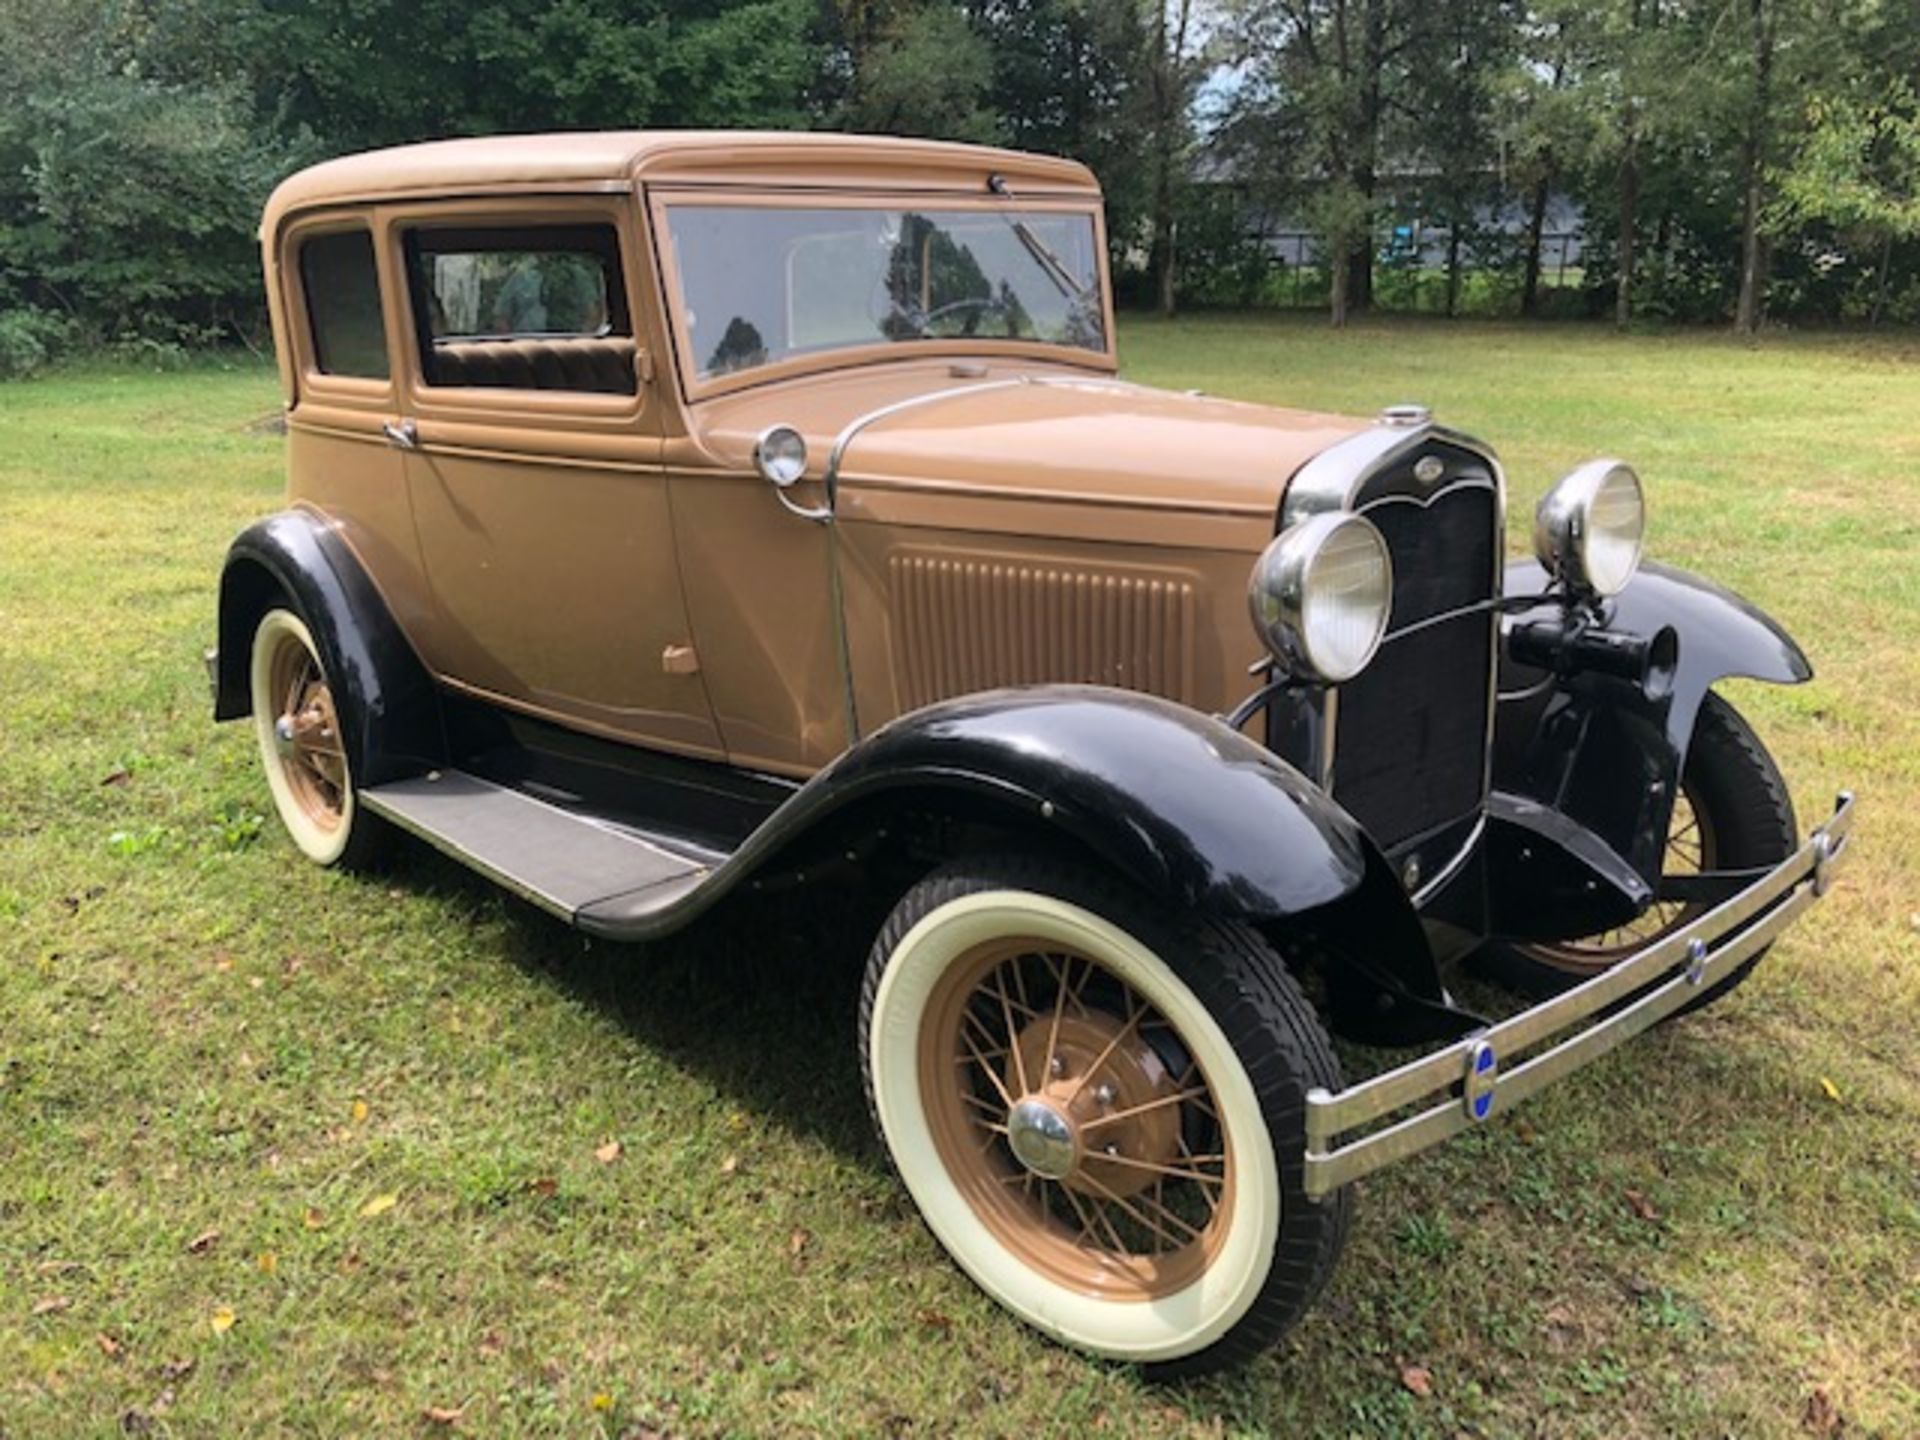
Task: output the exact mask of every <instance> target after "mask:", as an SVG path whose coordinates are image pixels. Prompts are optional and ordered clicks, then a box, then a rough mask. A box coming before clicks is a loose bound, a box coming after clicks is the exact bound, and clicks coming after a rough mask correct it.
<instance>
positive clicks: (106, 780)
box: [100, 765, 133, 786]
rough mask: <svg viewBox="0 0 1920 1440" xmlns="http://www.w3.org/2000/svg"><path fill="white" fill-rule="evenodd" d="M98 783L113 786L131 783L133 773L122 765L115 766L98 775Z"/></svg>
mask: <svg viewBox="0 0 1920 1440" xmlns="http://www.w3.org/2000/svg"><path fill="white" fill-rule="evenodd" d="M100 783H101V784H102V785H115V786H123V785H131V784H132V783H133V774H132V772H131V771H129V770H128V769H127V768H126V767H125V766H124V765H120V766H115V767H114V768H113V769H111V770H109V771H108V772H107V773H106V774H104V775H102V776H101V777H100Z"/></svg>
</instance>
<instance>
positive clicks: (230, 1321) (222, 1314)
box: [207, 1305, 240, 1335]
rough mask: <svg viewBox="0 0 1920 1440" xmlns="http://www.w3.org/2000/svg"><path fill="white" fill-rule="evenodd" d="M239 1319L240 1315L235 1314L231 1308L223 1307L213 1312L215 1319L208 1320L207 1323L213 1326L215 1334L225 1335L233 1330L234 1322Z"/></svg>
mask: <svg viewBox="0 0 1920 1440" xmlns="http://www.w3.org/2000/svg"><path fill="white" fill-rule="evenodd" d="M239 1318H240V1317H239V1316H238V1315H235V1314H234V1313H233V1311H232V1309H231V1308H230V1307H228V1306H225V1305H222V1306H221V1307H220V1308H219V1309H218V1310H216V1311H214V1312H213V1318H212V1319H210V1320H208V1322H207V1323H208V1324H209V1325H211V1326H213V1333H214V1334H216V1335H224V1334H226V1333H227V1331H229V1330H231V1329H232V1328H233V1326H234V1322H235V1321H236V1320H238V1319H239Z"/></svg>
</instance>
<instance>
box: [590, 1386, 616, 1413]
mask: <svg viewBox="0 0 1920 1440" xmlns="http://www.w3.org/2000/svg"><path fill="white" fill-rule="evenodd" d="M593 1408H594V1409H596V1410H611V1409H612V1408H613V1396H611V1395H609V1394H608V1393H607V1392H606V1391H604V1390H599V1391H596V1392H595V1393H594V1397H593Z"/></svg>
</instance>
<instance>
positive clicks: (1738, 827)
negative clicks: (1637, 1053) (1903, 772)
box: [1484, 694, 1798, 1015]
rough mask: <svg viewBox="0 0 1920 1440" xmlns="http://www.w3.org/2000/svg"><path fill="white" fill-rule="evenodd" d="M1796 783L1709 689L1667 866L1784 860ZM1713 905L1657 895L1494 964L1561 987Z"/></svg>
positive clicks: (1537, 984)
mask: <svg viewBox="0 0 1920 1440" xmlns="http://www.w3.org/2000/svg"><path fill="white" fill-rule="evenodd" d="M1797 836H1798V830H1797V827H1796V822H1795V820H1794V815H1793V801H1792V799H1791V798H1790V797H1789V796H1788V794H1787V782H1786V781H1785V780H1784V779H1782V778H1781V775H1780V770H1779V767H1778V766H1776V765H1775V764H1774V763H1773V757H1772V756H1771V755H1769V754H1768V753H1767V747H1766V746H1765V745H1763V744H1761V742H1760V737H1759V736H1757V735H1755V734H1754V733H1753V727H1752V726H1750V725H1748V724H1747V722H1746V720H1745V719H1744V718H1743V717H1742V716H1741V714H1740V712H1739V711H1738V710H1736V709H1734V708H1733V706H1732V705H1730V704H1728V703H1727V702H1726V701H1725V700H1723V699H1721V698H1720V697H1719V696H1718V695H1714V694H1709V695H1708V696H1707V698H1706V700H1705V701H1704V702H1702V704H1701V706H1700V715H1699V718H1698V719H1697V720H1695V721H1694V725H1693V742H1692V744H1691V745H1690V746H1689V747H1688V749H1687V763H1686V768H1685V770H1684V771H1683V773H1682V774H1681V777H1680V794H1679V797H1678V798H1677V800H1676V802H1675V804H1674V807H1673V817H1672V819H1671V821H1670V822H1669V825H1668V831H1667V849H1666V857H1665V863H1664V865H1663V870H1664V872H1665V873H1666V874H1669V875H1685V874H1691V873H1695V872H1698V871H1702V870H1745V869H1757V868H1760V867H1762V866H1771V865H1778V864H1780V863H1781V862H1782V861H1784V860H1786V859H1788V858H1789V857H1790V856H1791V855H1792V854H1793V851H1794V847H1795V845H1796V844H1797V843H1798V839H1797ZM1706 908H1707V907H1705V906H1702V905H1685V904H1681V903H1678V902H1675V901H1666V902H1656V903H1654V904H1653V905H1652V906H1650V907H1648V909H1647V910H1646V912H1645V913H1644V914H1642V915H1641V916H1640V917H1639V918H1638V919H1636V920H1634V921H1632V922H1631V923H1629V924H1627V925H1624V926H1621V927H1620V928H1619V929H1616V930H1609V931H1606V932H1605V933H1603V934H1599V935H1591V936H1587V937H1584V938H1582V939H1577V940H1559V941H1552V942H1540V943H1534V944H1509V945H1497V946H1489V947H1488V950H1487V952H1486V954H1485V956H1484V961H1485V966H1486V969H1487V970H1488V971H1489V973H1491V974H1492V975H1493V976H1494V977H1495V978H1497V979H1501V980H1505V981H1507V982H1508V983H1510V984H1513V985H1515V986H1517V987H1518V988H1520V989H1523V990H1526V991H1528V992H1529V993H1553V992H1557V991H1560V990H1564V989H1566V988H1567V987H1569V986H1572V985H1577V984H1579V983H1580V982H1581V981H1583V980H1588V979H1591V978H1592V977H1593V976H1595V975H1598V974H1599V973H1600V972H1601V971H1603V970H1606V969H1608V968H1610V967H1611V966H1614V965H1617V964H1619V962H1620V961H1622V960H1624V959H1625V958H1626V957H1627V956H1629V955H1632V954H1634V953H1635V952H1636V951H1638V950H1642V949H1644V948H1646V947H1647V946H1648V945H1651V944H1653V943H1654V942H1655V941H1657V940H1660V939H1662V938H1664V937H1665V936H1668V935H1671V934H1672V933H1673V932H1674V931H1675V930H1678V929H1680V928H1681V927H1682V926H1685V925H1688V924H1691V923H1692V922H1693V921H1694V920H1696V919H1698V918H1699V916H1700V915H1701V914H1702V913H1703V912H1704V910H1705V909H1706ZM1766 953H1767V952H1766V951H1765V950H1761V951H1759V952H1758V953H1757V954H1755V955H1753V956H1752V957H1751V958H1749V959H1747V960H1746V961H1744V962H1743V963H1742V964H1741V965H1740V966H1739V967H1738V968H1737V969H1735V970H1734V971H1733V973H1732V974H1730V975H1728V976H1727V977H1726V978H1725V979H1724V980H1721V981H1720V982H1719V983H1718V984H1716V985H1715V986H1714V987H1713V988H1712V989H1710V990H1708V991H1707V992H1706V993H1705V994H1704V995H1702V996H1700V997H1699V998H1698V999H1696V1000H1694V1001H1692V1002H1691V1003H1690V1004H1688V1005H1687V1006H1686V1007H1685V1008H1684V1009H1682V1010H1680V1011H1679V1012H1677V1013H1679V1014H1683V1015H1684V1014H1686V1013H1688V1012H1689V1011H1692V1010H1697V1009H1699V1008H1700V1007H1701V1006H1703V1005H1710V1004H1712V1003H1713V1002H1714V1001H1715V1000H1717V999H1719V998H1720V997H1721V996H1722V995H1725V994H1726V993H1727V992H1728V991H1730V990H1732V989H1733V988H1734V986H1736V985H1738V984H1739V983H1740V982H1741V981H1743V980H1745V979H1746V978H1747V976H1749V975H1751V974H1752V973H1753V970H1754V967H1755V966H1757V965H1758V964H1759V963H1760V961H1761V959H1762V958H1763V957H1764V956H1765V955H1766Z"/></svg>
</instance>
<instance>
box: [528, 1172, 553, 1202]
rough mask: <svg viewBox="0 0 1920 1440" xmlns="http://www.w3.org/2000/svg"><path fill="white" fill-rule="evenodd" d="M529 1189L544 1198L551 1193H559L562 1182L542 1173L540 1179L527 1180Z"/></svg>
mask: <svg viewBox="0 0 1920 1440" xmlns="http://www.w3.org/2000/svg"><path fill="white" fill-rule="evenodd" d="M527 1189H528V1190H530V1191H532V1192H533V1193H534V1194H535V1195H538V1196H541V1197H542V1198H543V1199H544V1198H545V1197H547V1196H549V1195H555V1194H558V1193H559V1190H560V1182H559V1181H558V1180H556V1179H554V1178H553V1177H552V1176H551V1175H542V1176H541V1177H540V1178H539V1179H538V1180H529V1181H528V1182H527Z"/></svg>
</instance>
